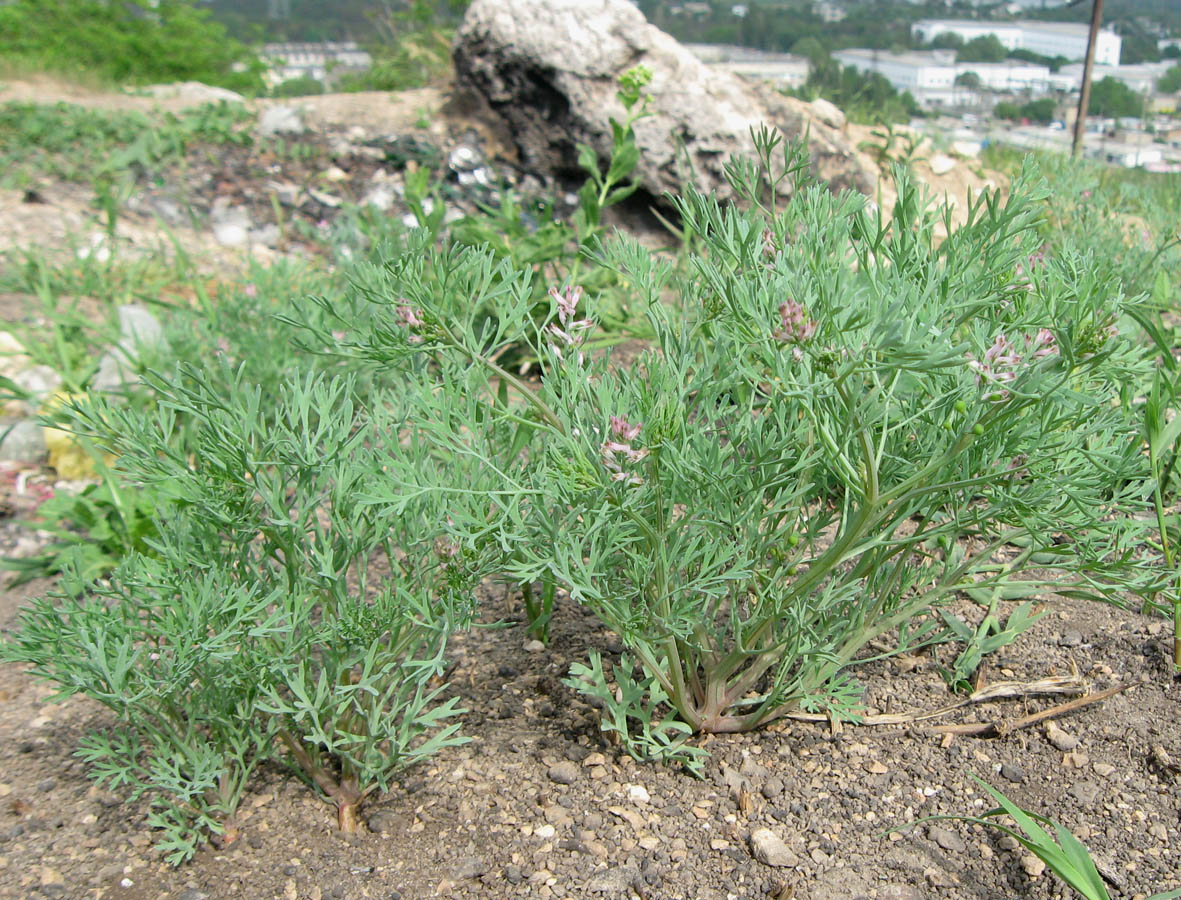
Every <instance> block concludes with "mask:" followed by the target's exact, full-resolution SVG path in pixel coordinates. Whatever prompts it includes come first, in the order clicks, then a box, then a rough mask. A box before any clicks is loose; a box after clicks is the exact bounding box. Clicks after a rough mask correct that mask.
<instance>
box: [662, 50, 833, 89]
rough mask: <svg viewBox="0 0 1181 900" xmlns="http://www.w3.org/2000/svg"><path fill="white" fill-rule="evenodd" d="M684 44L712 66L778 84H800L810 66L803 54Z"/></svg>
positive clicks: (806, 75) (806, 77) (783, 85)
mask: <svg viewBox="0 0 1181 900" xmlns="http://www.w3.org/2000/svg"><path fill="white" fill-rule="evenodd" d="M685 47H686V49H688V50H689V51H690V52H691V53H692V54H693V55H694V56H696V57H697V58H698V59H700V60H701V61H702V62H703V63H705V64H706V65H708V66H709V67H711V68H716V69H719V70H721V71H724V72H731V73H733V74H734V75H741V76H743V77H744V78H754V79H757V80H759V81H770V82H773V83H775V84H777V85H779V86H780V87H790V88H797V87H799V86H800V85H802V84H803V83H804V82H805V81H807V80H808V72H809V70H810V68H811V63H809V62H808V60H807V59H806V58H805V57H803V56H795V55H793V54H791V53H768V52H767V51H765V50H754V49H752V48H750V47H737V46H731V45H728V44H686V45H685Z"/></svg>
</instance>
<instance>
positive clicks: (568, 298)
mask: <svg viewBox="0 0 1181 900" xmlns="http://www.w3.org/2000/svg"><path fill="white" fill-rule="evenodd" d="M549 295H550V297H551V298H553V301H554V302H555V303H556V304H557V305H558V319H559V320H560V321H561V323H562V324H563V325H566V324H568V323H569V321H570V320H571V319H572V318H574V315H575V313H576V312H577V310H578V302H579V301H580V300H581V299H582V288H581V287H578V286H573V287H568V288H566V293H565V294H562V293H561V292H559V291H558V289H557V288H556V287H552V288H550V289H549Z"/></svg>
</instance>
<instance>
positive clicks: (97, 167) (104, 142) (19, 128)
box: [0, 101, 251, 188]
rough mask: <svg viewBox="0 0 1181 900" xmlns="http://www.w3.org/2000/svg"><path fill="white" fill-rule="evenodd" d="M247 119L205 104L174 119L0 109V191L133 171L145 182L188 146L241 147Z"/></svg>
mask: <svg viewBox="0 0 1181 900" xmlns="http://www.w3.org/2000/svg"><path fill="white" fill-rule="evenodd" d="M250 118H251V117H250V114H249V113H248V112H247V111H246V108H245V107H244V106H243V105H242V104H240V103H236V104H234V103H226V102H225V101H222V102H219V103H216V104H214V103H207V104H203V105H201V106H198V107H195V108H193V109H189V110H185V111H183V112H180V113H161V114H151V115H149V114H146V113H141V112H137V111H134V110H99V109H87V108H85V107H81V106H74V105H71V104H68V103H58V104H55V105H53V106H46V105H44V104H36V103H6V104H4V105H3V106H0V167H2V168H3V171H4V175H3V180H2V181H0V184H2V185H3V186H4V187H16V188H25V187H29V186H31V185H33V184H35V182H36V179H37V178H38V177H39V176H44V175H50V176H53V177H56V178H61V179H63V180H66V181H91V182H92V183H95V184H101V183H102V181H103V179H106V180H107V181H111V180H112V179H114V178H115V177H116V176H117V175H118V174H120V173H123V172H124V171H126V170H128V169H132V168H136V167H138V169H139V171H140V173H141V174H142V175H146V176H151V175H152V174H153V173H154V172H156V171H157V170H158V169H159V168H160V167H161V166H162V165H163V164H165V163H175V162H178V161H180V160H182V159H183V158H184V155H185V152H186V150H187V149H188V148H189V146H190V145H192V144H194V143H197V142H200V143H204V144H212V145H218V144H236V145H242V144H247V143H249V142H250V141H251V135H250V133H249V131H245V130H243V128H242V126H243V125H244V124H245V123H246V122H247V121H249V119H250Z"/></svg>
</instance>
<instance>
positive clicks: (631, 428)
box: [599, 416, 648, 485]
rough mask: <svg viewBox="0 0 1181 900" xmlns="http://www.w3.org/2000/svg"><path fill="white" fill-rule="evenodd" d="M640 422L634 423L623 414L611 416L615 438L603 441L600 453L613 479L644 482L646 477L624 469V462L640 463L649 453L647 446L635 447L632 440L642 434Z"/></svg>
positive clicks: (637, 483) (632, 482) (612, 431)
mask: <svg viewBox="0 0 1181 900" xmlns="http://www.w3.org/2000/svg"><path fill="white" fill-rule="evenodd" d="M642 427H643V424H642V423H640V422H637V423H635V424H634V425H633V424H632V423H630V422H629V421H628V420H627V419H625V418H623V416H612V417H611V436H612V438H613V440H607V441H603V446H602V447H601V448H600V449H599V453H600V454H601V456H602V459H603V468H605V469H607V470H608V471H609V472H611V480H612V481H623V482H626V483H627V484H636V485H639V484H643V483H644V479H642V478H641V477H640V476H639V475H636V474H634V473H632V472H626V471H624V468H623V464H624V463H633V464H634V463H638V462H639V461H640V460H642V459H643V458H644V457H645V456H647V455H648V450H647V448H645V447H633V446H632V441H634V440H635V439H636V438H638V437H639V436H640V429H641V428H642Z"/></svg>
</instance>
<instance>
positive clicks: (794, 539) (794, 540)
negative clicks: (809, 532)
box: [787, 531, 800, 547]
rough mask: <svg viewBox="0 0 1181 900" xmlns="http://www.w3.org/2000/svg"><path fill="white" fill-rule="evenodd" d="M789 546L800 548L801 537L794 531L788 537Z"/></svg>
mask: <svg viewBox="0 0 1181 900" xmlns="http://www.w3.org/2000/svg"><path fill="white" fill-rule="evenodd" d="M787 546H789V547H798V546H800V536H799V535H798V534H796V533H795V532H794V531H793V532H792V533H791V534H789V535H788V536H787Z"/></svg>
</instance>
